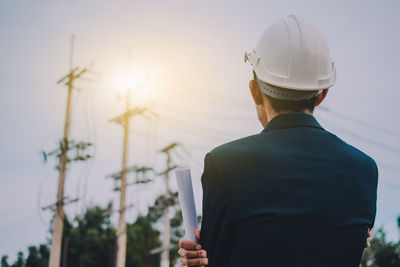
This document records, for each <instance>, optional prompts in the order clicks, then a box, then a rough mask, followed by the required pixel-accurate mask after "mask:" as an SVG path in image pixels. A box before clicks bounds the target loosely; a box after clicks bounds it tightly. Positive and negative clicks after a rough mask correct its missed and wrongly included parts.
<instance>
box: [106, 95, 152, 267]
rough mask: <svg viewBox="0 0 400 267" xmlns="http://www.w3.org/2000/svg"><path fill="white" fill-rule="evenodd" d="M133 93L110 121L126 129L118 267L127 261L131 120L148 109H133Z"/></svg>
mask: <svg viewBox="0 0 400 267" xmlns="http://www.w3.org/2000/svg"><path fill="white" fill-rule="evenodd" d="M130 98H131V93H130V90H128V93H127V95H126V111H125V113H124V114H122V115H120V116H118V117H116V118H114V119H112V120H110V121H111V122H116V123H120V124H121V125H122V126H123V127H124V141H123V151H122V170H121V172H120V173H119V175H118V176H119V178H120V180H121V185H120V187H119V191H120V208H119V222H118V229H117V256H116V267H125V261H126V221H125V211H126V206H125V205H126V203H125V202H126V187H127V174H128V172H129V171H130V169H129V168H127V162H128V146H129V127H130V125H129V121H130V120H129V119H130V118H131V117H132V116H135V115H137V114H142V113H143V112H144V111H146V110H147V109H146V108H140V107H136V108H133V109H131V107H130V106H131V103H130Z"/></svg>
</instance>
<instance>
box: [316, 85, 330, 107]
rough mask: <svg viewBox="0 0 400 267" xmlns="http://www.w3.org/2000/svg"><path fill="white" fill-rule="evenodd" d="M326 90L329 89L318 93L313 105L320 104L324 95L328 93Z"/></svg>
mask: <svg viewBox="0 0 400 267" xmlns="http://www.w3.org/2000/svg"><path fill="white" fill-rule="evenodd" d="M328 90H329V89H324V90H322V92H321V93H320V94H319V95H318V97H317V100H316V101H315V105H314V106H318V105H319V104H321V102H322V101H323V100H324V99H325V97H326V95H327V94H328Z"/></svg>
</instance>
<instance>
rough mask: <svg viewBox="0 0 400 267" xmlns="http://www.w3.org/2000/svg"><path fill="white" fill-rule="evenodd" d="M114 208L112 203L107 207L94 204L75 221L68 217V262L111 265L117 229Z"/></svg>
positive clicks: (84, 265)
mask: <svg viewBox="0 0 400 267" xmlns="http://www.w3.org/2000/svg"><path fill="white" fill-rule="evenodd" d="M111 209H112V206H111V204H109V205H108V206H107V207H106V208H101V207H99V206H95V207H92V208H89V209H88V210H87V211H86V213H85V214H84V215H83V216H77V217H76V218H75V220H74V221H73V222H72V223H70V222H69V221H68V220H67V219H65V224H64V237H63V238H64V241H65V242H63V243H64V244H63V250H66V255H67V259H66V265H67V266H74V267H97V266H105V267H107V266H112V263H113V254H114V249H115V247H114V243H115V229H114V228H113V226H112V224H111V221H110V215H111ZM63 261H64V259H62V262H63Z"/></svg>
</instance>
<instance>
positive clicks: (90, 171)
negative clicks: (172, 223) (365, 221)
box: [0, 0, 400, 258]
mask: <svg viewBox="0 0 400 267" xmlns="http://www.w3.org/2000/svg"><path fill="white" fill-rule="evenodd" d="M399 7H400V3H399V2H398V1H377V0H376V1H371V0H367V1H355V0H351V1H288V0H280V1H256V0H247V1H232V0H229V1H228V0H221V1H208V0H207V1H175V0H173V1H172V0H171V1H170V0H167V1H155V0H149V1H127V0H126V1H123V0H116V1H105V0H96V1H95V0H87V1H50V0H48V1H45V0H43V1H20V0H15V1H1V2H0V35H1V36H2V40H1V42H0V51H2V52H1V59H2V60H1V61H0V81H1V90H0V116H1V123H2V127H0V147H1V150H0V216H1V220H0V234H1V238H0V255H3V254H8V255H9V256H10V258H15V255H16V253H17V251H19V250H22V251H26V247H27V246H28V245H33V244H39V243H40V242H46V241H47V238H49V237H50V236H49V233H48V230H49V221H50V219H51V216H52V213H51V211H49V210H44V211H43V210H42V207H44V206H48V205H51V204H52V203H54V201H55V199H56V188H57V180H58V175H57V172H56V170H55V168H54V167H55V166H56V164H57V163H56V161H55V160H54V159H49V160H48V161H47V163H44V160H43V157H42V151H45V152H50V151H52V150H54V149H55V148H56V147H57V144H58V142H59V140H60V138H61V137H62V134H63V125H64V117H65V109H66V92H67V90H66V87H65V86H64V85H63V84H57V81H58V80H59V79H60V78H61V77H63V76H64V75H65V74H66V73H67V72H68V71H69V68H70V66H69V64H70V63H69V62H70V38H71V34H73V35H74V49H73V57H72V58H73V66H74V67H75V66H76V67H81V68H83V67H87V68H89V70H90V71H89V72H88V73H86V74H85V75H83V76H82V79H80V80H78V81H76V87H75V90H74V91H73V95H72V120H71V139H73V140H76V141H89V142H93V143H94V144H95V148H92V149H91V150H90V153H91V155H93V156H94V158H93V159H92V160H90V161H87V162H86V163H74V164H71V165H70V166H69V169H68V173H67V181H66V185H65V190H66V196H68V197H69V198H71V199H73V198H76V197H79V201H78V202H76V203H73V204H70V205H68V206H67V207H66V213H67V215H68V216H70V217H74V216H75V215H79V214H82V212H83V211H84V209H85V208H86V207H88V206H92V205H96V204H98V205H105V204H107V203H108V202H110V201H113V203H114V207H115V209H117V207H118V194H116V193H115V192H113V191H112V189H113V188H114V182H113V181H112V180H111V179H109V178H106V176H107V175H108V174H111V173H115V172H118V171H119V170H120V168H121V156H122V134H123V131H122V127H121V126H120V125H118V124H113V123H110V122H109V120H110V119H112V118H114V117H116V116H118V115H119V114H121V113H122V112H123V111H124V101H123V100H121V98H122V97H123V96H124V94H125V91H124V90H126V88H128V87H130V88H131V89H132V104H133V106H141V107H147V108H148V109H150V110H152V111H153V112H155V113H156V114H158V116H157V117H154V116H153V115H151V114H150V113H149V114H148V116H147V117H143V116H135V117H133V118H132V120H131V126H132V127H131V131H130V134H129V138H130V144H129V165H138V166H142V165H147V166H151V167H154V168H155V170H156V171H157V172H159V171H162V170H163V169H165V164H166V163H165V162H166V158H165V155H163V154H162V153H160V152H159V150H160V149H162V148H163V147H165V146H167V145H168V144H170V143H171V142H179V143H180V144H181V146H179V147H178V148H177V149H176V151H174V152H173V154H172V155H173V161H174V163H176V164H180V165H186V166H189V167H190V168H191V169H192V173H193V178H194V191H195V195H196V196H195V197H196V206H197V208H198V211H199V213H200V212H201V209H200V207H201V194H202V191H201V184H200V175H201V171H202V168H203V158H204V155H205V154H206V153H207V152H208V151H210V150H212V149H213V148H214V147H216V146H218V145H220V144H222V143H225V142H228V141H231V140H234V139H237V138H240V137H244V136H247V135H251V134H255V133H258V132H260V131H261V130H262V127H261V126H260V124H259V122H258V121H257V116H256V114H255V108H254V105H253V104H252V100H251V97H250V95H249V90H248V81H249V80H250V79H251V68H250V66H249V65H248V64H245V63H244V60H243V56H244V52H245V51H249V50H251V49H252V48H254V46H255V44H256V42H257V40H258V38H259V36H260V35H261V33H262V32H263V30H264V29H265V28H266V27H267V26H268V25H270V24H271V23H273V22H275V21H276V20H278V19H279V18H281V17H285V16H287V15H290V14H296V15H299V16H302V17H304V18H306V19H308V20H309V21H311V22H313V23H314V24H315V25H316V26H317V27H318V28H319V29H320V30H321V32H323V34H324V35H325V37H326V39H327V41H328V43H329V44H330V49H331V56H332V58H333V60H334V62H335V65H336V67H337V82H336V84H335V86H334V87H333V88H331V89H330V91H329V94H328V97H327V99H326V101H324V105H323V107H321V108H319V109H317V110H316V112H315V115H316V117H317V119H318V120H319V121H320V123H321V124H322V126H323V127H325V128H326V129H327V130H329V131H331V132H333V133H335V134H336V135H338V136H339V137H340V138H342V139H344V140H345V141H346V142H348V143H350V144H352V145H354V146H355V147H357V148H359V149H361V150H362V151H364V152H365V153H367V154H368V155H370V156H372V157H373V158H374V159H375V160H376V161H377V164H378V167H379V175H380V177H379V188H378V213H377V220H376V225H377V227H380V226H383V227H384V228H385V229H386V231H388V233H389V238H390V239H392V240H397V239H398V231H397V227H396V218H397V216H398V215H400V208H399V204H398V203H400V180H399V178H398V175H397V173H398V172H399V171H400V167H399V165H398V162H399V158H400V145H399V144H398V143H399V142H398V141H399V139H400V127H399V124H398V122H399V115H400V114H399V111H398V99H399V97H400V88H399V82H398V80H397V78H398V73H400V65H399V64H398V62H400V53H399V52H398V47H400V33H399V31H398V27H399V25H400V18H399V16H398V10H399ZM133 77H134V78H135V79H133ZM145 77H147V78H145ZM139 85H140V86H139ZM132 175H133V174H130V176H129V179H133V178H134V177H133V176H132ZM164 182H165V181H164V180H163V179H162V178H161V177H154V182H153V183H152V184H146V185H140V186H136V187H130V188H129V189H128V205H130V204H133V205H134V208H131V209H129V210H128V211H127V220H128V222H133V221H134V219H135V217H136V216H137V215H138V214H139V213H142V214H143V213H145V212H146V207H147V205H149V204H151V203H152V202H153V201H154V197H156V196H157V195H158V194H161V193H162V192H163V188H164ZM171 186H172V188H175V187H176V185H175V183H174V180H173V179H171ZM338 197H339V195H338ZM117 219H118V218H117V215H116V214H114V215H113V217H112V220H113V222H117Z"/></svg>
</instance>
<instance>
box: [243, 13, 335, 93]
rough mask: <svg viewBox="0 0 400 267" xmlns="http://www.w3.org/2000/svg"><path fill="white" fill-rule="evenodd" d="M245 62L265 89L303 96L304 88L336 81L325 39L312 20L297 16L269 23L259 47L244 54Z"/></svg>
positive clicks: (311, 89) (312, 89)
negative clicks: (281, 89) (277, 89)
mask: <svg viewBox="0 0 400 267" xmlns="http://www.w3.org/2000/svg"><path fill="white" fill-rule="evenodd" d="M245 61H249V62H250V63H251V65H252V66H253V69H254V72H255V73H256V75H257V78H258V80H259V81H261V84H262V86H261V87H265V88H262V89H263V91H264V92H265V91H271V92H272V91H275V92H276V90H274V89H276V88H286V89H291V90H288V92H289V91H293V90H294V91H297V93H298V95H300V98H302V96H301V94H304V95H307V92H304V91H314V92H318V91H319V90H321V89H326V88H329V87H331V86H333V85H334V83H335V80H336V69H335V66H334V64H333V61H332V59H331V57H330V54H329V47H328V44H327V42H326V40H325V38H324V37H323V35H322V34H321V32H320V31H319V30H318V29H316V28H315V27H314V26H313V25H312V24H311V23H309V22H308V21H306V20H304V19H302V18H299V17H297V16H294V15H290V16H288V17H287V18H283V19H280V20H279V21H278V22H276V23H274V24H272V25H271V26H269V27H268V28H267V29H266V30H265V31H264V33H263V34H262V36H261V38H260V40H259V41H258V43H257V45H256V48H255V49H253V50H252V51H251V52H248V53H245ZM263 85H265V86H263ZM285 91H286V90H285ZM299 91H303V92H302V93H301V92H299ZM265 93H267V92H265ZM292 93H295V92H292ZM309 93H311V92H309ZM267 94H268V93H267Z"/></svg>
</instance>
